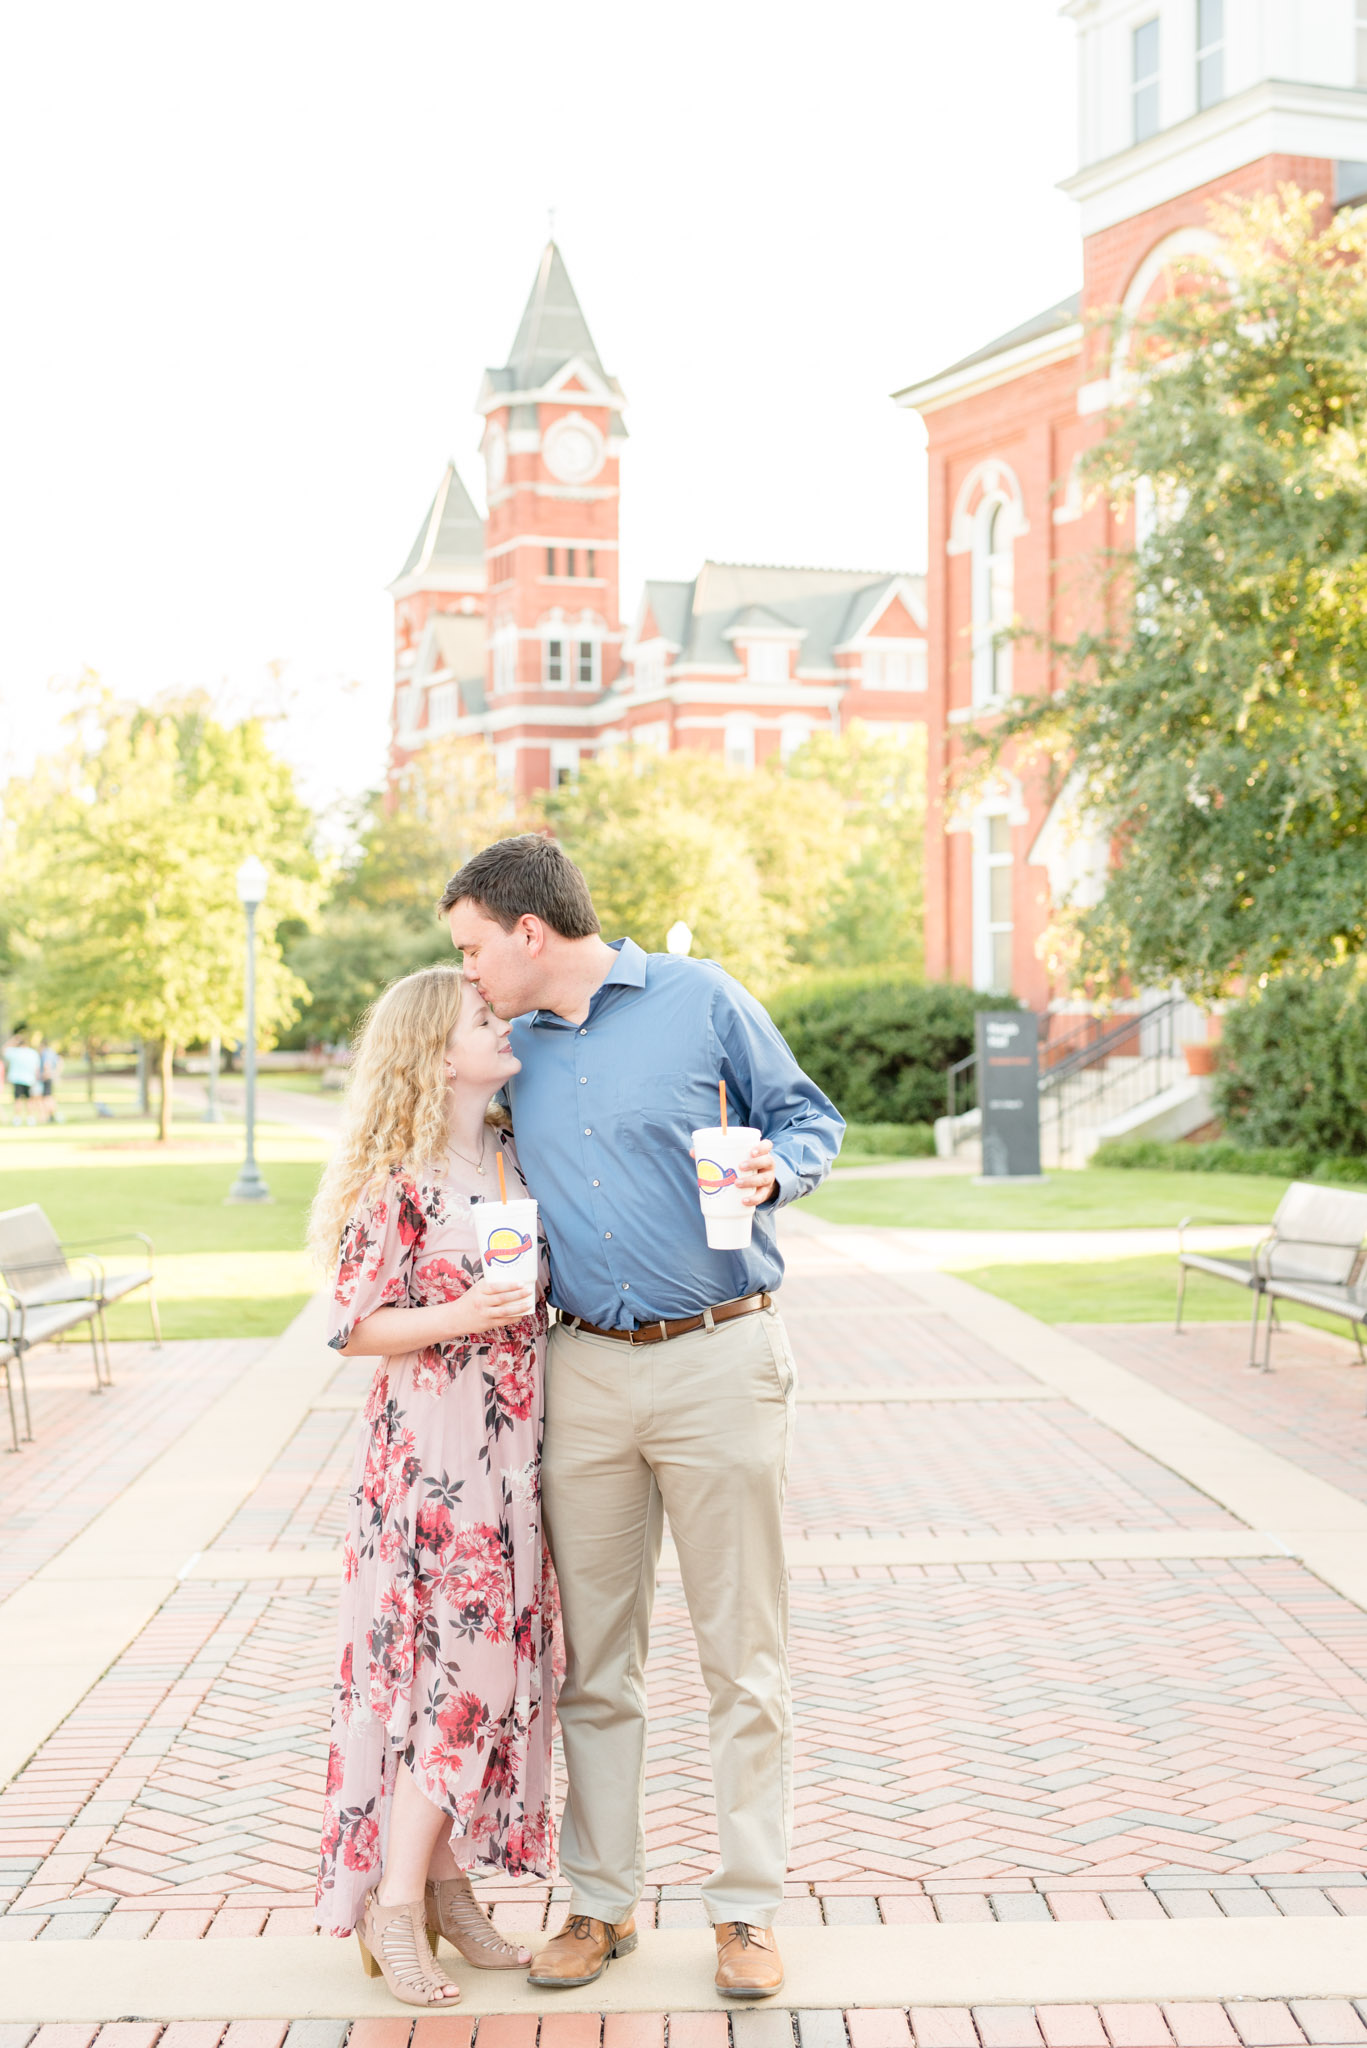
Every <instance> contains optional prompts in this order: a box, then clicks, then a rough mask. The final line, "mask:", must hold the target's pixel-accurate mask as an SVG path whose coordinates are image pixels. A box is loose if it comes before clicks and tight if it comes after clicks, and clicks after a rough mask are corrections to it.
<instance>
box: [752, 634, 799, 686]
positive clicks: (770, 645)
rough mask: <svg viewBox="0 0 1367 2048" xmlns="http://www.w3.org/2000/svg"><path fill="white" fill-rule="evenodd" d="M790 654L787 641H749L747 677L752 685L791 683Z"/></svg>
mask: <svg viewBox="0 0 1367 2048" xmlns="http://www.w3.org/2000/svg"><path fill="white" fill-rule="evenodd" d="M789 652H790V648H789V643H788V642H787V641H786V640H747V641H746V643H745V673H746V675H747V676H748V677H749V679H750V681H751V682H752V683H788V682H791V681H792V676H791V673H790V669H791V664H790V662H789V659H788V656H789Z"/></svg>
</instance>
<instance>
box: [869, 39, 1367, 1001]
mask: <svg viewBox="0 0 1367 2048" xmlns="http://www.w3.org/2000/svg"><path fill="white" fill-rule="evenodd" d="M1062 11H1063V12H1064V13H1065V14H1067V15H1071V16H1072V17H1073V19H1074V20H1075V21H1076V23H1077V28H1078V79H1079V156H1080V168H1079V170H1078V171H1077V172H1076V173H1075V175H1074V176H1073V177H1071V178H1069V179H1068V180H1067V182H1066V184H1065V187H1064V189H1065V190H1066V191H1068V192H1069V193H1071V195H1072V196H1073V197H1074V198H1075V199H1076V200H1077V201H1078V204H1079V209H1080V213H1081V229H1082V255H1083V264H1082V271H1083V284H1082V290H1081V292H1080V293H1079V294H1078V295H1077V296H1076V297H1073V298H1070V299H1067V300H1065V301H1063V302H1062V303H1061V304H1060V305H1056V306H1051V307H1049V308H1048V309H1047V310H1046V311H1045V312H1043V313H1040V314H1038V315H1037V316H1036V317H1035V318H1034V319H1031V320H1027V321H1025V322H1024V323H1023V324H1022V325H1021V326H1019V327H1016V328H1014V329H1013V330H1012V331H1011V332H1010V333H1007V334H1003V335H1001V336H999V337H998V338H997V340H995V341H993V342H990V343H989V344H988V345H987V347H985V348H982V349H979V350H977V351H975V352H974V353H973V354H972V355H970V356H967V357H965V358H964V359H963V360H962V361H960V362H957V363H953V364H951V365H950V366H949V367H948V368H947V369H946V370H943V371H941V372H940V373H939V374H938V375H936V376H934V377H930V378H927V379H924V380H923V381H922V382H920V383H919V384H915V385H912V386H910V387H908V388H907V389H906V390H904V391H900V392H898V393H897V394H895V395H896V398H897V402H898V403H899V404H901V405H904V406H908V407H911V408H914V409H915V410H916V411H917V412H919V413H920V414H921V416H922V418H923V419H924V421H925V424H926V429H927V433H928V438H929V463H930V483H929V489H930V505H929V573H928V578H927V590H926V604H927V612H928V620H929V624H928V634H927V638H928V685H929V687H928V695H927V704H926V710H927V721H928V741H929V760H930V782H931V789H930V806H929V814H930V823H929V840H928V846H927V873H926V962H927V968H928V971H929V972H930V973H931V974H932V975H944V976H948V977H950V978H952V979H954V980H962V981H971V982H973V983H974V984H975V985H976V986H978V987H980V988H996V989H1001V990H1003V991H1006V990H1010V991H1012V992H1014V993H1016V994H1018V995H1020V996H1021V997H1023V998H1024V999H1025V1000H1026V1002H1028V1003H1029V1004H1030V1006H1031V1007H1032V1008H1035V1009H1043V1008H1045V1007H1046V1005H1047V1004H1048V1003H1049V1001H1050V999H1051V997H1053V995H1054V994H1055V991H1054V990H1053V989H1052V988H1051V986H1050V982H1049V977H1048V973H1047V970H1046V967H1045V965H1044V964H1043V962H1042V961H1041V960H1040V958H1039V956H1038V952H1037V946H1038V942H1039V939H1040V936H1041V934H1042V932H1043V930H1044V927H1045V924H1046V922H1047V920H1048V916H1049V910H1050V905H1051V902H1053V901H1057V900H1060V899H1062V898H1063V897H1065V896H1071V897H1072V898H1073V900H1086V899H1087V895H1088V893H1089V892H1092V893H1093V895H1094V892H1095V891H1096V889H1097V888H1098V886H1099V879H1100V875H1101V872H1102V870H1103V868H1104V862H1105V848H1104V846H1102V845H1098V844H1097V843H1095V841H1091V842H1089V841H1088V839H1087V837H1086V836H1085V834H1084V833H1082V832H1080V831H1079V830H1078V829H1077V826H1076V824H1075V822H1074V820H1073V817H1072V815H1071V804H1070V798H1069V792H1068V790H1067V789H1066V788H1065V790H1064V791H1063V792H1062V794H1061V795H1060V796H1059V798H1058V799H1057V800H1056V801H1055V803H1054V804H1053V805H1052V807H1050V806H1049V805H1048V804H1047V803H1046V800H1045V793H1044V790H1043V788H1042V786H1041V783H1040V780H1039V778H1038V776H1032V775H1031V774H1029V773H1026V772H1023V773H1021V774H1020V775H1016V774H1011V773H1006V774H1003V775H1002V776H1001V777H1000V779H999V781H998V782H997V784H996V786H995V787H994V788H993V789H992V790H991V791H990V792H989V793H988V794H986V795H985V796H983V797H981V798H980V799H979V800H978V801H976V802H974V803H973V804H971V805H954V804H953V803H950V802H947V801H946V799H945V796H944V778H945V773H946V770H948V769H950V768H952V764H953V761H954V759H955V756H956V753H957V751H958V747H959V739H958V734H959V732H960V730H961V729H962V727H964V726H965V725H967V724H968V723H970V722H977V723H982V722H985V721H990V720H991V719H992V718H993V717H994V716H996V715H997V708H998V707H999V705H1000V703H1001V701H1002V700H1003V699H1005V698H1006V697H1008V696H1010V695H1011V694H1012V692H1013V691H1042V690H1047V689H1049V688H1051V687H1056V686H1057V684H1058V683H1059V682H1060V681H1061V678H1060V677H1058V676H1057V675H1056V674H1055V672H1054V665H1053V663H1052V661H1051V659H1050V657H1049V655H1048V653H1047V651H1046V648H1047V643H1048V641H1049V640H1050V639H1051V638H1052V639H1055V640H1057V639H1061V638H1067V637H1068V636H1069V635H1070V634H1071V633H1072V632H1073V631H1074V630H1076V628H1077V626H1078V625H1079V624H1080V623H1081V621H1082V619H1083V617H1084V615H1085V611H1086V608H1087V606H1088V603H1089V594H1088V593H1089V587H1090V578H1089V573H1088V567H1089V564H1090V563H1091V562H1093V561H1094V560H1095V558H1096V556H1097V554H1098V551H1099V550H1101V549H1103V548H1105V547H1108V546H1115V545H1117V544H1119V545H1122V546H1123V545H1124V544H1125V541H1126V531H1125V528H1124V526H1123V525H1122V524H1120V523H1118V521H1117V517H1116V514H1115V512H1114V510H1113V509H1112V508H1111V507H1109V506H1107V505H1106V504H1105V503H1104V502H1102V501H1093V502H1088V501H1087V500H1086V499H1085V498H1084V494H1083V492H1082V489H1081V487H1080V484H1079V480H1078V471H1077V461H1078V457H1079V455H1080V453H1081V451H1082V450H1083V449H1084V448H1085V447H1086V446H1087V445H1088V443H1089V442H1091V441H1092V440H1093V439H1095V438H1096V436H1097V435H1098V434H1099V433H1100V431H1101V425H1102V417H1103V415H1104V412H1105V410H1106V408H1107V406H1108V405H1109V404H1110V403H1111V402H1112V400H1113V398H1114V397H1115V396H1116V395H1117V394H1118V393H1120V392H1122V391H1123V378H1124V373H1125V361H1124V357H1125V340H1124V334H1123V330H1122V333H1121V338H1120V340H1119V341H1118V342H1117V343H1116V345H1115V350H1114V354H1113V355H1108V354H1107V353H1104V352H1103V342H1104V341H1105V338H1104V337H1103V336H1102V335H1100V334H1098V335H1095V336H1093V337H1092V338H1091V339H1089V332H1090V330H1089V321H1090V316H1091V315H1092V314H1094V313H1096V312H1098V311H1100V310H1103V309H1109V308H1113V307H1121V308H1123V309H1124V311H1125V312H1126V313H1127V314H1129V315H1130V316H1133V315H1135V314H1137V313H1138V312H1139V310H1140V309H1141V308H1142V307H1143V306H1144V304H1145V303H1146V301H1148V300H1150V299H1151V298H1152V297H1153V295H1154V294H1156V293H1159V292H1161V291H1163V290H1164V289H1165V279H1166V277H1167V276H1168V274H1169V267H1170V265H1171V264H1172V263H1173V262H1174V261H1176V260H1177V259H1178V258H1180V257H1183V256H1189V255H1192V254H1194V253H1210V254H1214V255H1216V256H1217V257H1218V249H1217V246H1216V243H1215V238H1214V236H1213V234H1212V233H1211V230H1210V227H1209V204H1210V201H1211V200H1212V199H1216V198H1218V197H1220V196H1222V195H1225V194H1249V193H1254V192H1263V191H1270V190H1273V189H1275V187H1276V186H1278V185H1279V184H1283V183H1285V182H1287V181H1292V182H1294V183H1296V184H1297V185H1299V186H1300V187H1301V188H1302V189H1305V190H1315V191H1318V192H1321V193H1323V194H1324V195H1325V199H1326V203H1327V204H1331V205H1333V204H1344V203H1348V202H1350V201H1356V200H1361V199H1362V198H1364V197H1367V0H1260V4H1257V5H1255V4H1254V0H1067V4H1066V5H1065V6H1064V7H1063V10H1062ZM1105 347H1106V348H1107V349H1108V348H1109V342H1108V341H1105ZM1089 351H1090V353H1089ZM1012 624H1018V625H1021V626H1023V627H1025V628H1027V629H1031V630H1032V631H1033V632H1035V633H1037V634H1038V635H1039V636H1040V637H1039V640H1038V641H1035V640H1033V639H1032V638H1030V637H1023V638H1019V639H1015V640H1014V641H1011V642H1009V643H1006V644H1003V642H1002V641H1001V640H1000V638H999V637H998V629H999V628H1001V627H1003V626H1009V625H1012Z"/></svg>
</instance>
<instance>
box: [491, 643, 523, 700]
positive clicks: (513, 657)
mask: <svg viewBox="0 0 1367 2048" xmlns="http://www.w3.org/2000/svg"><path fill="white" fill-rule="evenodd" d="M490 645H491V648H492V655H493V659H492V675H491V679H490V681H491V689H492V694H493V695H494V696H495V697H501V696H503V695H504V694H505V692H507V691H509V690H515V689H516V688H517V627H516V626H500V627H499V628H498V629H497V631H496V632H495V633H494V636H493V639H492V641H491V643H490Z"/></svg>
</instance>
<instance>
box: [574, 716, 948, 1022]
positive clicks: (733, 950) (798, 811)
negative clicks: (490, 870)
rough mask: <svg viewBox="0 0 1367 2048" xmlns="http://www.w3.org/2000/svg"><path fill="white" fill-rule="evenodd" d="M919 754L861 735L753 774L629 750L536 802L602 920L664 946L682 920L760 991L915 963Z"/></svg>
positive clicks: (697, 758) (703, 946) (686, 755)
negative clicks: (815, 976) (828, 972)
mask: <svg viewBox="0 0 1367 2048" xmlns="http://www.w3.org/2000/svg"><path fill="white" fill-rule="evenodd" d="M922 761H923V756H922V754H921V752H920V750H919V749H918V748H917V746H916V745H915V743H914V742H898V741H894V740H882V739H877V738H875V737H873V736H872V735H871V734H870V733H869V732H868V731H867V730H866V729H861V728H858V727H856V728H855V730H854V731H853V732H852V733H850V734H848V735H846V736H845V737H843V738H840V739H836V738H834V737H832V738H821V739H817V740H813V741H810V742H809V743H808V744H807V745H806V746H804V747H802V748H801V749H799V750H798V752H797V753H796V754H795V755H793V757H792V758H791V759H790V760H789V761H788V762H786V763H780V762H779V761H777V760H774V761H772V762H770V763H767V764H766V765H765V766H764V767H763V768H762V769H761V770H759V771H758V772H757V773H756V774H754V775H746V774H741V773H738V772H737V771H735V770H734V769H729V768H727V767H726V766H725V764H724V763H723V762H721V761H720V760H718V759H717V757H716V756H715V755H711V754H703V753H698V752H693V751H690V750H687V749H680V750H679V751H677V752H675V753H671V754H654V753H651V754H647V755H644V756H642V755H629V756H627V757H626V758H625V759H619V760H616V761H608V762H600V763H595V764H593V765H591V766H589V767H586V768H585V769H584V770H583V772H582V774H581V775H580V778H579V780H578V782H576V783H574V784H571V785H569V786H567V787H566V788H563V789H558V790H552V791H549V792H548V793H547V794H546V795H545V796H544V797H543V799H542V806H541V808H542V813H543V815H544V817H545V819H546V821H547V823H548V824H549V826H550V827H551V829H552V830H553V831H554V833H555V835H556V837H557V838H558V839H559V840H560V841H561V842H562V844H563V845H564V847H565V850H566V852H568V853H569V854H570V855H571V857H572V858H573V859H574V860H576V861H577V862H578V863H579V865H580V866H581V867H582V868H583V870H584V873H585V875H586V876H587V878H588V882H589V887H590V888H591V889H592V891H593V896H594V901H595V903H596V904H597V906H598V910H599V914H600V916H601V917H602V919H603V922H604V924H605V926H608V927H610V928H611V929H612V930H614V931H625V932H629V933H630V934H631V936H632V937H633V938H635V939H636V940H638V941H639V943H640V944H641V945H643V946H645V947H646V948H647V949H648V950H655V951H659V950H661V949H662V948H663V946H664V943H665V935H666V933H667V932H668V930H669V927H670V926H671V925H672V924H673V923H674V922H675V920H676V919H682V921H683V922H684V923H685V924H686V925H688V926H689V927H690V929H691V930H692V933H693V951H694V952H695V954H698V955H701V956H703V957H706V958H711V959H716V960H719V961H720V962H721V964H722V965H723V966H724V967H726V968H728V969H729V970H730V971H731V972H732V973H733V974H735V975H737V976H738V977H739V978H740V979H741V980H742V981H745V982H747V983H749V984H750V985H752V986H753V987H754V988H755V989H757V990H758V991H760V992H764V991H767V990H772V989H774V988H776V987H777V986H779V985H780V984H781V983H783V982H784V981H786V980H788V979H790V978H791V976H792V975H793V973H794V972H795V971H797V970H799V969H801V968H807V967H811V966H821V967H846V966H856V965H863V964H867V963H869V962H883V961H887V962H893V963H896V964H898V965H900V966H903V967H912V968H919V965H920V961H921V889H920V875H921V868H920V845H919V842H920V833H921V829H922V827H921V820H922V815H923V814H922V808H921V807H922V802H923V789H924V770H923V766H922Z"/></svg>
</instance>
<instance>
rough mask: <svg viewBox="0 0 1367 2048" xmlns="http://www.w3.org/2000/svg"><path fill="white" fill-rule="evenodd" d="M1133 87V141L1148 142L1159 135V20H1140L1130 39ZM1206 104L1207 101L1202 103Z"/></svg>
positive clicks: (1155, 18)
mask: <svg viewBox="0 0 1367 2048" xmlns="http://www.w3.org/2000/svg"><path fill="white" fill-rule="evenodd" d="M1130 50H1131V57H1130V64H1131V71H1130V77H1131V86H1132V90H1133V95H1134V139H1135V141H1136V142H1147V141H1148V139H1149V137H1150V136H1151V135H1156V134H1157V133H1158V17H1157V15H1155V16H1154V18H1153V20H1152V21H1141V22H1140V24H1139V26H1138V28H1136V29H1134V30H1132V31H1131V37H1130ZM1202 104H1203V105H1204V101H1203V102H1202Z"/></svg>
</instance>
